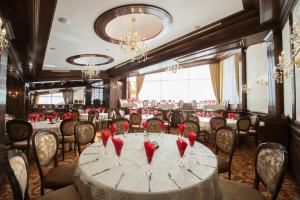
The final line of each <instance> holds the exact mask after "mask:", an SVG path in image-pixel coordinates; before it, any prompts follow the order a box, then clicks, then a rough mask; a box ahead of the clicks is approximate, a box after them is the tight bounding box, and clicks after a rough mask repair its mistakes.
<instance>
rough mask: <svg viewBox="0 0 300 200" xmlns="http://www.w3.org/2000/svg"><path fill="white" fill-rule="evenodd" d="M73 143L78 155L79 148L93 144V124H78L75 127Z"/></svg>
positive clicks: (94, 130) (94, 129)
mask: <svg viewBox="0 0 300 200" xmlns="http://www.w3.org/2000/svg"><path fill="white" fill-rule="evenodd" d="M74 135H75V141H76V144H77V147H78V152H79V155H80V154H81V146H83V145H87V144H90V143H94V140H95V136H96V127H95V124H94V123H92V122H88V121H83V122H79V123H78V124H76V126H75V132H74Z"/></svg>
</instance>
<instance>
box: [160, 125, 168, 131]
mask: <svg viewBox="0 0 300 200" xmlns="http://www.w3.org/2000/svg"><path fill="white" fill-rule="evenodd" d="M159 128H160V130H161V131H164V130H165V129H166V126H165V124H164V123H160V124H159Z"/></svg>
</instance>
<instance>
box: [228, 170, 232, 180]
mask: <svg viewBox="0 0 300 200" xmlns="http://www.w3.org/2000/svg"><path fill="white" fill-rule="evenodd" d="M228 178H229V180H231V170H230V171H229V172H228Z"/></svg>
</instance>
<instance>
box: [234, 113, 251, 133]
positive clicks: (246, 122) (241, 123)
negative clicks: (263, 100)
mask: <svg viewBox="0 0 300 200" xmlns="http://www.w3.org/2000/svg"><path fill="white" fill-rule="evenodd" d="M250 126H251V119H250V117H248V116H247V117H241V118H240V119H238V121H237V129H238V130H239V131H249V129H250Z"/></svg>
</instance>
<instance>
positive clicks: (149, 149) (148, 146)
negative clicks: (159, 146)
mask: <svg viewBox="0 0 300 200" xmlns="http://www.w3.org/2000/svg"><path fill="white" fill-rule="evenodd" d="M144 147H145V152H146V157H147V163H148V169H147V171H146V175H147V176H150V175H151V174H152V171H151V163H152V159H153V155H154V152H155V145H154V144H153V143H151V142H149V141H145V142H144Z"/></svg>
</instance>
